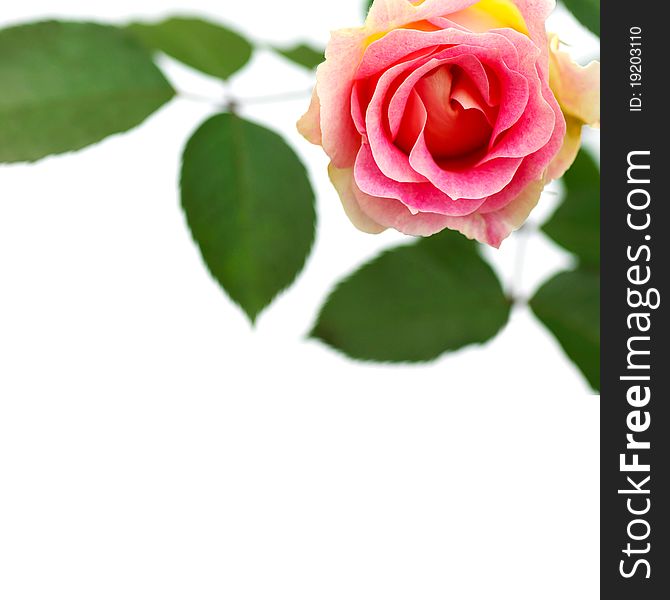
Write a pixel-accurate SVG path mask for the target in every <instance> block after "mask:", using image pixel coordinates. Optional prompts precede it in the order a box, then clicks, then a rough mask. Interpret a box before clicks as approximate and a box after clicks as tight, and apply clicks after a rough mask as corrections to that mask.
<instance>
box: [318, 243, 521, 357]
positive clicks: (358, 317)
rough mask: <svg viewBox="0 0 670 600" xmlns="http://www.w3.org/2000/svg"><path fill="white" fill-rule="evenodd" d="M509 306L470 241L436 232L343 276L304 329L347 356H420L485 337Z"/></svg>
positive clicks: (503, 320)
mask: <svg viewBox="0 0 670 600" xmlns="http://www.w3.org/2000/svg"><path fill="white" fill-rule="evenodd" d="M509 312H510V303H509V301H508V300H507V299H506V298H505V296H504V294H503V290H502V288H501V286H500V283H499V281H498V279H497V278H496V276H495V274H494V273H493V271H492V269H491V267H489V265H488V264H486V263H485V262H484V260H482V258H481V257H480V256H479V254H478V252H477V249H476V245H475V244H474V243H473V242H470V241H469V240H467V239H465V238H464V237H463V236H461V235H459V234H456V233H453V232H443V233H441V234H438V235H435V236H433V237H430V238H426V239H422V240H420V241H418V242H416V243H414V244H412V245H409V246H401V247H397V248H394V249H392V250H389V251H387V252H384V253H383V254H381V255H380V256H379V257H377V258H376V259H374V260H373V261H372V262H370V263H368V264H366V265H365V266H363V267H362V268H361V269H359V270H358V271H356V272H355V273H354V274H353V275H351V277H349V278H348V279H345V280H344V281H342V282H341V283H340V284H339V285H338V286H337V288H336V289H335V291H334V292H333V293H332V294H331V296H330V298H329V299H328V300H327V302H326V304H325V305H324V307H323V308H322V310H321V314H320V315H319V318H318V321H317V324H316V325H315V326H314V329H313V331H312V334H311V335H312V337H315V338H318V339H320V340H322V341H324V342H326V343H327V344H329V345H330V346H332V347H334V348H337V349H338V350H341V351H342V352H344V353H345V354H347V355H349V356H351V357H353V358H358V359H364V360H375V361H392V362H420V361H426V360H431V359H434V358H436V357H438V356H440V355H441V354H442V353H444V352H448V351H453V350H458V349H459V348H462V347H463V346H467V345H469V344H475V343H483V342H486V341H487V340H490V339H491V338H492V337H494V336H495V335H496V333H498V331H500V329H501V328H502V327H503V326H504V325H505V323H507V320H508V318H509Z"/></svg>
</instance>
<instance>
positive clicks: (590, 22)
mask: <svg viewBox="0 0 670 600" xmlns="http://www.w3.org/2000/svg"><path fill="white" fill-rule="evenodd" d="M563 4H565V5H566V6H567V7H568V10H569V11H570V12H571V13H572V14H573V15H574V16H575V18H576V19H577V20H578V21H579V22H580V23H581V24H582V25H584V27H586V28H587V29H590V30H591V31H592V32H593V33H595V34H596V35H597V36H600V0H563Z"/></svg>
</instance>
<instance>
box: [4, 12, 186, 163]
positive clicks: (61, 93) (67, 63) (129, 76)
mask: <svg viewBox="0 0 670 600" xmlns="http://www.w3.org/2000/svg"><path fill="white" fill-rule="evenodd" d="M173 95H174V91H173V89H172V88H171V87H170V84H169V83H168V82H167V81H166V80H165V78H164V77H163V75H162V74H161V72H160V71H159V70H158V69H157V68H156V66H155V65H154V64H153V62H152V61H151V57H150V56H149V54H148V53H147V52H146V50H145V49H144V48H143V47H142V46H141V45H139V44H138V43H137V42H136V41H135V40H134V39H133V38H132V37H131V36H129V35H128V34H127V33H125V32H124V31H122V30H119V29H117V28H115V27H109V26H105V25H97V24H93V23H65V22H57V21H48V22H41V23H32V24H26V25H19V26H16V27H11V28H9V29H4V30H1V31H0V162H19V161H33V160H37V159H40V158H43V157H44V156H47V155H49V154H58V153H61V152H68V151H72V150H78V149H80V148H83V147H85V146H88V145H90V144H93V143H95V142H98V141H100V140H102V139H103V138H105V137H107V136H109V135H111V134H114V133H119V132H122V131H127V130H128V129H131V128H132V127H135V126H136V125H139V124H140V123H141V122H142V121H143V120H144V119H145V118H147V117H148V116H149V115H150V114H151V113H153V112H154V111H155V110H157V109H158V108H159V107H160V106H162V105H163V104H164V103H166V102H167V101H168V100H170V98H172V97H173Z"/></svg>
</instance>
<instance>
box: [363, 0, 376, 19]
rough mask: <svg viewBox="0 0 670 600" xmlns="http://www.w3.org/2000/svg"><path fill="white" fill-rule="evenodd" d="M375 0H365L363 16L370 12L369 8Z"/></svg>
mask: <svg viewBox="0 0 670 600" xmlns="http://www.w3.org/2000/svg"><path fill="white" fill-rule="evenodd" d="M374 1H375V0H365V3H364V4H363V16H364V17H367V16H368V12H370V8H371V7H372V4H373V2H374Z"/></svg>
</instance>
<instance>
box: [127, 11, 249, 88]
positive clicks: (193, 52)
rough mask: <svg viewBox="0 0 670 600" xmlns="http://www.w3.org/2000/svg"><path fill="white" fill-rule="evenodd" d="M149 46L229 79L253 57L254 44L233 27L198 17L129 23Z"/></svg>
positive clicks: (132, 29)
mask: <svg viewBox="0 0 670 600" xmlns="http://www.w3.org/2000/svg"><path fill="white" fill-rule="evenodd" d="M128 29H129V30H130V31H132V32H133V33H134V34H135V35H136V36H137V37H138V38H139V39H140V40H141V41H142V42H143V43H144V44H145V45H146V46H147V47H149V48H151V49H154V50H159V51H161V52H164V53H165V54H167V55H169V56H171V57H172V58H174V59H176V60H178V61H179V62H182V63H184V64H185V65H188V66H189V67H193V68H194V69H197V70H198V71H202V72H203V73H207V74H208V75H212V76H214V77H218V78H220V79H228V78H229V77H230V76H231V75H233V74H234V73H236V72H237V71H239V70H240V69H241V68H242V67H244V66H245V65H246V64H247V63H248V62H249V59H250V58H251V53H252V50H253V48H252V46H251V44H250V43H249V42H248V41H247V40H246V39H244V38H243V37H242V36H240V35H239V34H238V33H235V32H234V31H231V30H230V29H228V28H226V27H223V26H222V25H218V24H215V23H210V22H209V21H204V20H202V19H196V18H186V17H173V18H171V19H167V20H165V21H161V22H160V23H153V24H150V23H132V24H130V25H129V26H128Z"/></svg>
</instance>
